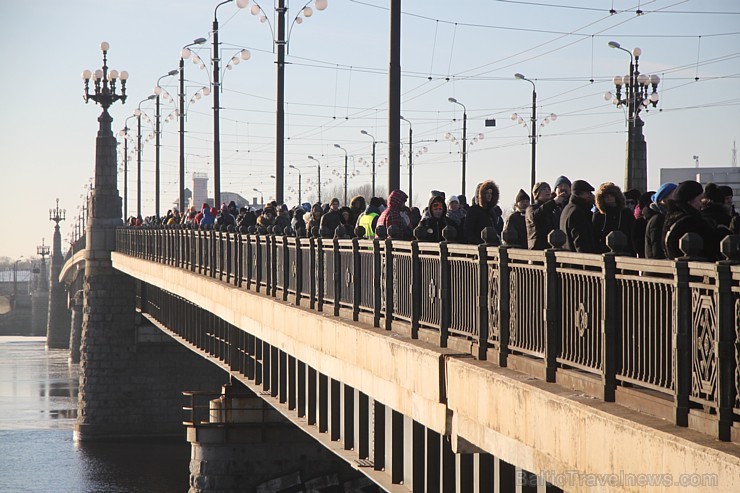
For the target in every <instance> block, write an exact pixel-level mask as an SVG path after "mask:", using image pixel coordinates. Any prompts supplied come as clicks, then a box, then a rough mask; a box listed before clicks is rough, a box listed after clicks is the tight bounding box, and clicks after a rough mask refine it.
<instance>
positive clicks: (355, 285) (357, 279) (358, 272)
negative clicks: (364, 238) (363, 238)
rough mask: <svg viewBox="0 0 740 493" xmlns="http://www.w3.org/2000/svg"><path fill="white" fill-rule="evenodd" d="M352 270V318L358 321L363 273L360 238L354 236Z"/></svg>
mask: <svg viewBox="0 0 740 493" xmlns="http://www.w3.org/2000/svg"><path fill="white" fill-rule="evenodd" d="M352 263H353V264H354V265H353V269H352V271H353V272H354V273H355V275H354V279H352V290H353V294H352V320H354V321H355V322H357V321H358V320H359V319H360V298H361V297H362V282H363V275H364V274H366V273H363V272H362V263H361V262H360V239H359V238H356V237H355V238H352Z"/></svg>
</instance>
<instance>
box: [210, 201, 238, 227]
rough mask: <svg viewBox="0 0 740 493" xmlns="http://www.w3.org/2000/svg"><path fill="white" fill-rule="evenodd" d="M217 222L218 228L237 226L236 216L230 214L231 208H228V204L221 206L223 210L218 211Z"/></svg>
mask: <svg viewBox="0 0 740 493" xmlns="http://www.w3.org/2000/svg"><path fill="white" fill-rule="evenodd" d="M215 222H216V226H226V227H229V226H236V219H234V216H232V215H231V212H229V208H228V207H227V206H226V204H222V205H221V210H220V211H218V214H217V215H216V221H215Z"/></svg>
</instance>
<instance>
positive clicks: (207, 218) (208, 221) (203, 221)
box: [198, 207, 216, 226]
mask: <svg viewBox="0 0 740 493" xmlns="http://www.w3.org/2000/svg"><path fill="white" fill-rule="evenodd" d="M201 214H203V216H202V217H201V218H200V222H199V223H198V224H199V225H201V226H207V225H211V226H213V224H214V223H215V221H216V218H215V217H213V214H211V208H210V207H203V210H202V211H201Z"/></svg>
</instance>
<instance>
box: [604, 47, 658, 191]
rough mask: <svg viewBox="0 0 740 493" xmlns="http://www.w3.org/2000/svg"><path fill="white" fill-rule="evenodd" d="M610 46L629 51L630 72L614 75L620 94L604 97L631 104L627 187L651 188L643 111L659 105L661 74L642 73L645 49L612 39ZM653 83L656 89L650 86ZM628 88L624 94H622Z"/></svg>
mask: <svg viewBox="0 0 740 493" xmlns="http://www.w3.org/2000/svg"><path fill="white" fill-rule="evenodd" d="M609 47H610V48H616V49H618V50H622V51H624V52H626V53H628V54H629V56H630V73H629V75H625V76H624V77H623V76H620V75H617V76H615V77H614V86H615V88H616V92H617V94H616V97H614V96H613V95H612V93H611V92H606V93H605V94H604V99H605V100H607V101H611V102H612V104H614V105H616V107H617V108H623V107H624V106H626V107H627V160H626V165H625V173H624V189H625V190H630V189H632V188H636V189H638V190H646V189H647V143H646V142H645V136H644V135H643V133H642V127H643V126H644V125H645V123H644V122H643V121H642V119H641V118H640V112H641V111H642V110H643V109H644V110H646V111H647V110H648V107H649V106H650V105H652V106H653V108H655V107H656V106H657V105H658V100H659V99H660V98H659V96H658V84H659V83H660V77H658V76H657V75H650V76H648V75H645V74H641V73H640V66H639V63H640V55H642V50H641V49H640V48H637V47H635V48H634V49H633V50H632V51H631V52H630V51H629V50H626V49H624V48H622V46H621V45H620V44H619V43H617V42H616V41H609ZM651 86H652V90H651V89H650V88H651ZM622 87H624V94H622Z"/></svg>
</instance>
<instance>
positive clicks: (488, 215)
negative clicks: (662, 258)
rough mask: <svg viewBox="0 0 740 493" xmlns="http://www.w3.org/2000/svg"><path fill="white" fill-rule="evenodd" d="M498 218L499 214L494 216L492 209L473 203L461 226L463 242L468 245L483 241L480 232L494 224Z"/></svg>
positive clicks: (499, 217) (499, 218)
mask: <svg viewBox="0 0 740 493" xmlns="http://www.w3.org/2000/svg"><path fill="white" fill-rule="evenodd" d="M500 220H501V216H497V217H495V216H494V214H493V209H489V208H483V207H481V206H479V205H478V204H473V205H472V206H470V209H468V213H467V215H466V216H465V224H464V226H463V231H464V239H465V243H468V244H470V245H479V244H481V243H482V242H483V240H482V239H481V232H482V231H483V230H484V229H486V228H487V227H489V226H496V225H497V224H498V222H499V221H500Z"/></svg>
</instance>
